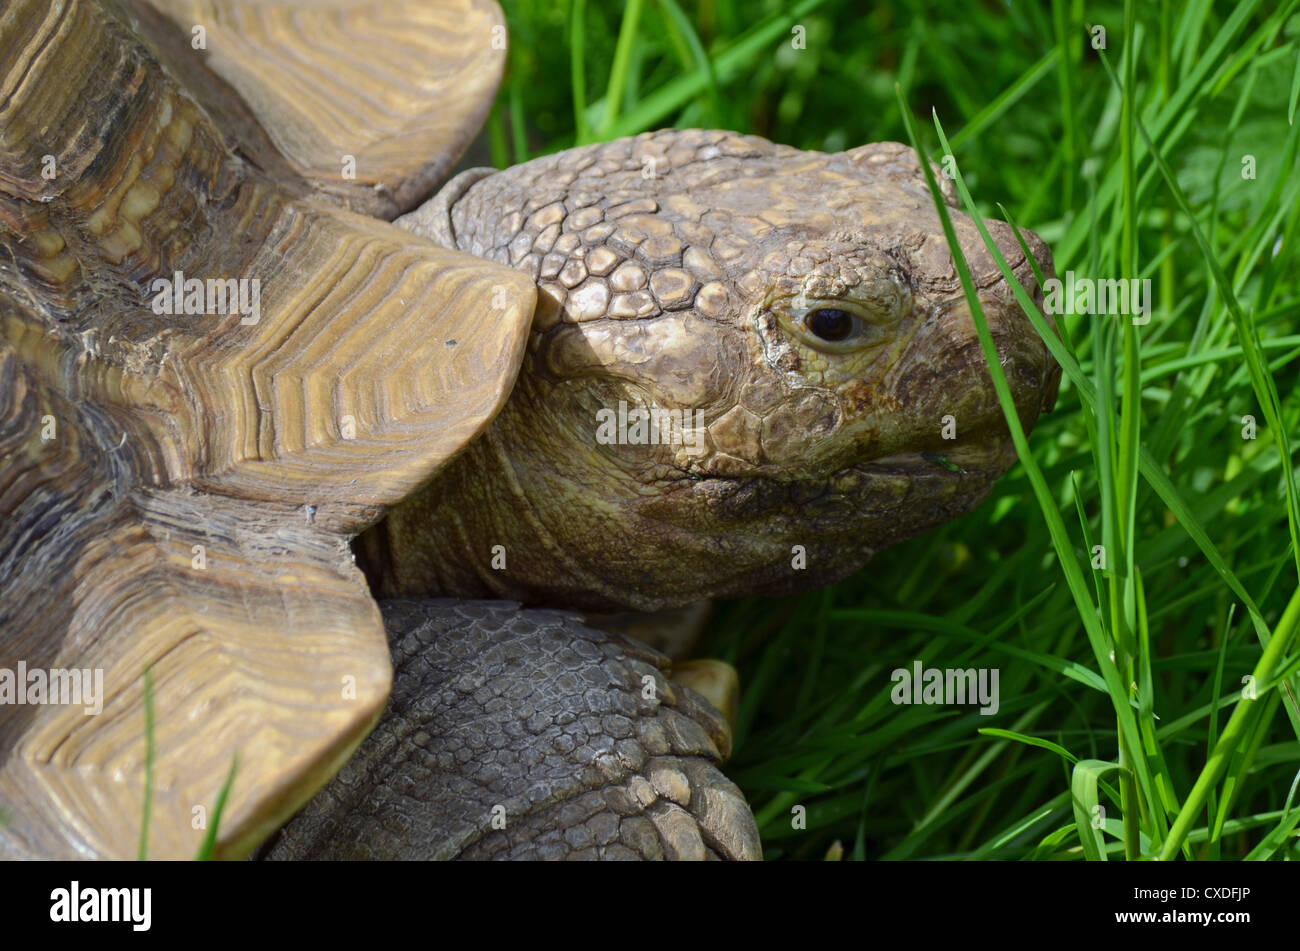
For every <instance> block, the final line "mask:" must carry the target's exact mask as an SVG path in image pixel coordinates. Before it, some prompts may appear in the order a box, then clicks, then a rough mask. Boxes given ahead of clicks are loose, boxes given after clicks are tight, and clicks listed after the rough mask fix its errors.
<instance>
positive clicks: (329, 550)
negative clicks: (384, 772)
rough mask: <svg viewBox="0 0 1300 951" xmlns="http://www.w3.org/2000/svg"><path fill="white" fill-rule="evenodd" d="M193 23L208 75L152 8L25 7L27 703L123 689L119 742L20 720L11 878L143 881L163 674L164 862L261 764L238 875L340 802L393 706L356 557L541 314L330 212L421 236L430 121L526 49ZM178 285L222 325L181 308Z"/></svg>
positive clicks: (0, 352) (10, 409) (12, 401)
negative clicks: (66, 677)
mask: <svg viewBox="0 0 1300 951" xmlns="http://www.w3.org/2000/svg"><path fill="white" fill-rule="evenodd" d="M167 6H168V7H169V9H172V14H173V16H180V14H178V13H176V12H175V11H176V10H179V9H180V8H181V7H185V8H186V9H188V10H192V11H194V12H193V13H192V14H188V13H187V14H185V16H190V15H192V16H194V17H202V18H204V20H203V21H202V22H207V24H208V31H207V42H208V50H209V53H210V54H211V61H210V62H208V63H206V64H200V63H196V62H191V61H189V60H188V59H187V58H186V54H185V53H184V52H183V50H181V49H178V48H177V47H176V46H175V44H172V45H170V46H169V45H168V41H166V39H165V38H164V39H162V40H160V39H159V38H158V35H159V31H160V30H161V29H162V27H163V26H165V25H166V23H167V22H171V21H164V20H161V19H159V18H158V17H156V16H153V17H152V19H151V20H150V22H149V23H146V22H145V21H146V20H147V19H149V16H150V15H149V14H148V8H145V7H143V6H141V5H134V4H133V5H131V6H129V7H127V8H126V9H123V8H122V7H119V6H117V5H114V4H111V3H107V2H95V0H63V2H59V0H53V2H51V0H14V2H11V3H9V4H7V5H6V6H5V7H4V9H3V11H0V678H2V677H3V672H4V671H5V670H6V669H7V670H9V671H10V672H11V673H13V674H15V675H16V673H17V671H18V668H19V665H20V664H22V665H25V667H26V669H27V671H28V678H29V686H30V677H31V673H30V672H31V671H33V670H39V671H50V670H71V669H77V670H90V671H92V672H93V671H102V676H103V693H102V702H103V709H102V712H100V713H98V714H97V715H88V714H86V713H85V712H84V710H83V705H81V704H77V705H69V704H50V703H44V704H40V703H27V704H17V703H15V702H13V698H11V699H10V700H9V701H7V702H0V807H2V808H3V809H4V810H5V812H6V813H7V821H5V822H4V824H3V825H0V856H6V857H32V856H37V857H74V856H83V857H85V856H111V857H130V856H133V855H134V854H135V851H136V847H137V842H138V839H139V834H140V825H141V821H140V819H141V816H142V812H143V798H144V796H143V793H144V784H145V781H144V775H145V750H146V731H145V716H144V711H145V706H144V702H143V672H144V670H145V668H151V669H152V677H153V683H154V703H153V706H154V710H155V714H156V723H157V728H156V732H155V737H154V739H155V746H156V759H155V775H154V781H153V805H152V821H151V823H150V826H149V854H150V856H151V857H188V856H192V855H194V854H195V852H196V850H197V848H198V846H199V844H200V842H201V840H202V839H203V837H204V836H205V835H206V829H205V828H203V827H202V824H200V823H197V822H196V821H195V819H196V817H197V816H200V815H203V816H205V817H206V819H207V820H208V821H210V820H211V819H212V816H213V810H214V807H215V802H216V798H217V794H218V791H219V789H220V788H221V786H222V784H223V781H224V780H225V777H226V775H227V772H228V770H229V769H230V767H231V763H232V760H233V759H234V758H235V757H238V772H237V775H236V778H235V782H234V786H233V789H232V792H231V796H230V800H229V802H228V803H227V806H226V811H225V814H224V816H223V817H222V820H221V824H220V835H219V839H218V842H219V847H220V853H221V854H226V855H238V854H241V853H242V852H245V851H247V849H249V848H250V847H251V846H252V845H254V844H255V843H256V842H257V841H259V840H260V839H261V838H262V837H263V836H265V835H266V834H267V833H268V832H270V831H271V830H272V829H274V828H275V827H276V826H277V825H278V824H279V823H280V822H282V821H283V819H284V818H286V817H287V816H288V815H289V814H291V813H292V811H293V810H294V809H295V808H296V807H297V806H298V805H299V804H301V803H302V802H303V801H305V799H306V798H308V797H309V796H310V795H311V794H312V792H314V790H315V789H316V788H318V787H319V785H320V784H321V783H323V782H324V781H325V780H326V779H328V777H329V776H330V775H331V774H332V773H333V771H334V770H336V769H337V768H338V766H339V765H340V764H341V762H342V761H343V759H344V758H346V756H347V755H348V754H349V753H350V751H351V750H352V749H353V748H354V747H355V745H356V744H357V743H358V742H359V741H360V740H361V738H362V737H363V736H364V735H365V733H366V732H367V731H368V730H369V728H370V727H371V725H372V724H373V722H374V720H375V718H376V717H377V716H378V714H379V712H380V711H381V709H382V708H383V705H384V701H385V698H386V696H387V691H388V686H389V681H390V676H391V674H390V666H389V660H388V652H387V648H386V645H385V641H384V632H383V627H382V624H381V621H380V616H379V612H378V610H377V608H376V606H375V604H374V602H373V601H372V599H371V598H370V595H369V592H368V590H367V588H366V585H365V582H364V580H363V579H362V577H361V575H360V573H359V572H358V571H357V569H356V567H355V565H354V563H353V559H352V556H351V553H350V550H349V548H348V544H347V540H348V538H349V537H350V536H351V535H353V534H355V533H356V532H357V531H359V530H360V529H361V528H364V527H365V526H367V525H369V524H371V523H373V522H374V521H375V520H376V519H377V518H378V517H379V516H380V515H381V514H382V512H383V511H384V508H385V506H388V505H390V504H392V503H394V502H395V501H397V500H398V499H400V498H401V497H403V496H404V495H405V494H406V493H407V492H408V491H410V490H411V489H412V488H413V487H414V486H416V485H418V484H419V483H420V482H422V481H424V480H425V479H427V478H428V477H429V476H430V474H431V473H432V472H433V471H435V470H436V468H437V467H438V466H439V465H441V464H442V463H443V462H444V461H446V460H447V459H448V458H449V457H450V456H452V455H453V454H454V453H456V452H457V451H458V450H459V449H460V448H462V447H463V446H464V445H465V443H466V442H467V441H468V440H470V439H472V438H473V436H474V435H475V434H476V433H478V432H479V431H480V430H481V429H482V428H483V427H484V426H485V425H486V424H487V422H488V421H489V420H490V419H491V418H492V416H493V415H494V414H495V413H496V411H497V410H498V409H499V408H500V406H501V404H502V402H503V401H504V400H505V397H506V395H507V394H508V393H509V390H510V387H511V386H512V384H513V380H514V376H515V373H516V371H517V368H518V364H519V361H520V359H521V354H522V348H523V345H524V339H525V334H526V332H527V327H528V323H529V320H530V318H531V314H532V309H533V303H534V300H535V291H534V289H533V286H532V283H531V281H530V280H529V279H528V278H527V276H525V275H523V274H521V273H519V272H516V271H513V270H511V269H508V268H506V267H504V266H500V265H497V264H493V263H490V262H487V261H483V260H479V259H476V258H473V257H470V256H467V255H464V254H460V253H457V252H453V251H447V250H443V249H441V248H438V247H436V246H434V245H433V244H431V243H429V242H426V241H424V240H423V239H420V238H418V237H416V236H414V235H411V234H410V233H408V232H405V231H401V230H399V229H397V228H395V227H392V226H390V225H388V224H386V223H384V222H382V221H378V220H375V219H374V218H369V217H363V216H361V215H358V214H355V213H352V212H349V211H345V210H342V209H341V208H340V207H339V203H340V202H346V203H348V204H350V205H353V206H354V207H359V208H366V209H367V210H372V211H374V210H380V211H383V210H393V209H396V208H400V207H404V206H405V205H406V204H409V203H410V202H411V201H414V200H416V199H417V198H418V197H419V194H421V193H422V189H426V188H427V184H428V180H429V179H430V177H431V176H434V175H436V174H438V173H439V172H440V170H441V169H442V168H444V167H445V166H446V164H447V162H448V161H450V159H448V158H447V157H446V156H448V155H451V156H453V158H454V154H455V153H457V152H458V151H459V148H460V146H461V144H463V142H464V141H465V138H466V137H467V136H468V135H470V134H472V132H473V128H460V127H458V128H457V129H455V130H452V131H451V132H448V131H447V130H448V129H449V128H450V127H449V126H447V125H445V124H443V125H432V126H423V125H421V123H422V122H423V120H424V119H425V118H427V117H429V116H433V115H435V114H438V113H439V109H440V105H439V103H440V101H441V100H440V97H442V96H444V95H446V94H447V90H448V89H450V88H452V87H453V86H454V85H455V82H456V80H457V78H458V75H463V74H457V70H469V71H470V72H471V73H472V74H473V76H472V82H470V84H469V85H467V86H465V87H464V88H463V89H462V90H461V92H460V93H456V94H455V95H454V96H453V101H454V108H452V109H451V110H450V111H449V112H448V113H447V116H448V117H451V118H449V119H448V121H449V122H455V121H463V122H464V121H467V122H471V123H472V122H473V121H476V120H477V118H478V117H479V116H481V115H482V111H483V109H484V108H486V105H485V103H486V102H487V101H488V100H489V99H490V97H491V91H492V90H491V88H489V87H491V86H492V85H493V84H494V83H495V73H493V74H492V82H491V83H487V84H486V85H484V84H483V79H482V76H480V75H479V72H478V71H479V70H480V69H481V64H482V63H484V62H499V53H497V52H494V51H493V49H492V44H491V40H492V36H491V34H490V31H488V30H486V29H485V30H483V31H482V35H481V36H478V35H477V34H475V35H474V38H472V39H466V37H467V36H468V35H469V34H467V33H466V32H465V31H466V30H470V27H469V26H468V25H467V24H469V23H470V22H472V21H471V20H470V19H469V18H468V15H467V12H475V11H476V12H477V13H478V14H481V15H482V21H481V23H480V25H484V24H488V23H491V22H499V11H497V10H496V9H495V7H494V6H493V5H491V4H485V3H482V2H475V3H469V4H466V3H460V4H457V3H448V2H429V0H425V2H422V3H404V4H401V5H400V6H399V5H396V4H393V5H389V4H381V5H378V6H380V7H382V8H383V9H382V10H380V11H379V14H385V13H388V14H392V15H393V16H392V17H389V18H387V19H386V18H385V16H383V15H376V16H374V17H370V16H367V15H365V11H363V10H362V9H361V8H362V7H364V6H366V5H363V4H340V3H335V4H331V5H328V8H327V9H325V10H323V11H318V10H315V9H308V8H305V7H304V8H302V9H298V7H299V5H298V4H279V5H254V4H241V3H206V4H198V3H195V4H179V3H177V4H168V5H167ZM254 6H269V7H270V8H269V9H266V10H263V11H261V12H257V11H254V10H253V7H254ZM399 9H400V10H401V11H407V12H406V13H405V14H404V15H406V16H407V17H408V20H407V21H406V22H405V24H404V25H403V24H401V23H399V21H398V20H397V19H396V15H397V12H398V11H399ZM449 11H450V12H449ZM494 18H495V19H494ZM181 19H182V21H183V20H184V16H182V17H181ZM372 22H373V23H376V24H381V25H382V26H383V29H382V30H381V29H380V27H379V26H376V27H375V31H374V32H373V34H372V33H367V32H366V31H367V30H368V29H369V24H371V23H372ZM286 24H291V25H293V28H292V29H288V28H287V27H286ZM429 24H433V25H434V26H435V27H436V28H431V29H429V30H424V26H425V25H429ZM438 24H442V26H441V27H438V26H437V25H438ZM399 27H400V30H401V31H402V32H403V35H404V38H403V39H401V40H398V39H394V38H392V37H391V36H385V35H384V33H385V31H395V30H398V29H399ZM187 32H188V31H187ZM471 32H472V31H471ZM372 35H373V37H374V38H373V40H372V39H370V38H369V37H371V36H372ZM344 38H348V39H349V40H350V41H349V42H348V43H346V44H344V43H343V39H344ZM318 43H319V44H322V45H317V44H318ZM467 44H468V45H467ZM476 44H477V45H476ZM471 48H472V49H471ZM184 49H185V50H188V46H187V47H185V48H184ZM331 49H332V50H344V51H345V52H344V53H340V54H339V55H340V56H341V57H342V58H341V59H339V60H337V61H334V60H329V59H328V57H330V56H333V55H335V54H334V53H327V52H322V50H331ZM160 50H161V52H160ZM485 51H486V52H485ZM191 52H192V53H194V54H195V55H196V56H201V55H202V54H201V51H191ZM318 56H326V57H327V59H326V60H325V61H321V60H318V59H316V57H318ZM416 60H423V61H424V62H425V63H426V66H428V70H427V71H426V73H425V74H424V76H423V78H421V76H420V74H417V73H415V72H412V71H411V70H412V69H413V68H414V67H413V66H412V64H413V63H414V62H415V61H416ZM164 64H165V65H164ZM429 64H432V65H431V66H429ZM498 68H499V67H498ZM290 73H294V74H295V75H296V77H297V78H296V79H294V78H291V77H290V75H289V74H290ZM395 73H400V74H401V75H402V77H403V81H402V82H400V83H397V84H396V85H395V86H394V85H392V83H393V77H394V74H395ZM217 74H219V75H220V77H223V78H224V79H225V80H226V81H227V82H228V86H224V87H222V86H220V82H219V80H217V79H215V78H214V76H216V75H217ZM308 81H310V82H313V83H316V84H317V89H318V90H319V92H320V95H319V96H317V97H314V98H311V99H310V101H309V104H308V105H303V104H302V103H303V102H304V101H306V100H302V99H299V98H298V97H297V96H296V94H294V93H293V92H292V90H293V89H295V88H297V87H298V85H299V84H300V83H304V82H308ZM331 82H332V83H334V85H335V86H336V87H337V88H331V86H330V83H331ZM260 83H267V84H268V86H267V87H265V89H266V91H265V95H264V96H262V97H261V98H259V97H258V95H256V90H257V89H260V88H263V87H261V86H259V84H260ZM475 84H477V85H475ZM218 87H219V88H218ZM347 91H351V94H345V93H346V92H347ZM421 97H424V98H423V99H421ZM290 99H293V101H294V102H296V103H298V105H296V106H293V107H292V108H290V106H289V105H287V103H288V102H289V101H290ZM214 103H216V105H214ZM376 104H379V105H382V106H383V108H382V109H381V110H379V111H376V110H375V106H376ZM318 107H319V108H320V109H321V110H322V111H321V112H319V113H318V114H313V113H312V112H311V111H310V110H311V109H316V108H318ZM235 113H240V114H242V116H243V119H242V120H239V119H237V118H234V116H235ZM250 116H251V117H252V118H253V119H255V120H256V123H255V124H250V120H249V117H250ZM455 117H459V118H455ZM257 128H260V129H261V131H262V133H263V135H264V137H263V138H260V139H259V138H258V136H256V135H253V134H252V133H251V132H250V130H253V131H256V129H257ZM232 130H233V131H232ZM441 135H448V136H450V139H453V140H454V141H452V142H451V144H450V145H448V144H447V142H446V141H443V142H441V144H440V143H439V138H438V137H439V136H441ZM344 146H346V147H347V151H348V152H349V153H350V154H354V155H355V156H356V157H357V159H358V161H357V168H358V179H357V180H356V181H355V182H351V181H342V180H339V179H338V178H337V176H332V175H331V174H330V170H332V169H337V167H338V165H337V157H336V156H335V155H334V154H333V152H332V151H331V150H333V149H335V148H336V147H338V148H342V147H344ZM270 149H273V150H274V152H272V151H268V150H270ZM273 154H274V156H275V157H274V159H272V157H271V156H272V155H273ZM431 155H433V156H434V158H433V159H432V160H431V159H430V156H431ZM362 171H366V172H367V175H368V176H369V177H366V178H363V177H362V175H361V172H362ZM411 183H417V184H411ZM366 195H371V196H375V195H378V196H382V197H383V199H384V202H387V203H388V204H386V205H384V203H383V202H381V203H380V204H381V205H384V206H383V207H382V208H378V209H377V207H376V205H375V204H374V203H371V204H367V201H366V200H364V196H366ZM322 196H334V197H335V198H336V199H338V201H335V202H327V201H323V200H322ZM177 272H181V274H182V275H183V276H184V278H185V280H186V282H190V281H193V280H195V279H197V280H198V281H199V282H200V287H199V288H198V289H197V292H196V296H192V297H191V299H192V300H193V301H194V303H195V309H198V310H201V311H202V312H199V313H166V312H162V313H159V312H158V311H160V310H161V311H165V310H166V309H167V308H166V306H165V305H166V303H167V302H168V301H169V300H170V302H171V303H172V304H173V305H174V304H175V296H174V294H172V293H171V291H170V290H168V291H167V292H166V293H164V292H163V290H161V289H160V288H161V287H164V286H163V285H156V284H155V283H154V282H155V281H158V280H173V283H174V278H175V276H176V274H177ZM230 280H233V281H235V282H236V284H234V285H227V284H225V282H226V281H230ZM241 281H246V282H248V283H246V284H242V285H241V284H239V283H238V282H241ZM253 282H256V283H253ZM223 288H224V289H234V290H235V291H243V292H245V296H244V298H242V302H243V303H247V304H248V305H249V306H248V307H244V308H236V307H233V306H232V305H231V301H230V299H229V298H227V299H226V300H225V301H224V303H223V302H222V301H221V300H220V299H219V298H218V296H217V294H218V292H219V291H221V290H222V289H223ZM254 288H256V289H257V290H256V295H257V298H256V300H257V305H258V306H257V307H256V308H254V307H253V306H252V304H253V299H254V297H253V295H254ZM193 290H195V288H194V285H193V284H189V285H188V286H187V285H186V283H182V291H183V292H187V291H193ZM184 303H186V294H185V293H183V294H182V304H184ZM173 309H175V308H174V307H173ZM254 316H256V318H257V319H256V320H255V321H254V320H253V319H252V318H253V317H254ZM92 677H93V674H92ZM12 682H13V678H11V685H12ZM3 688H4V684H3V681H2V680H0V701H3V700H4V694H3V692H2V691H3ZM198 807H203V808H202V810H200V809H199V808H198ZM196 825H199V826H200V827H199V828H196V827H195V826H196Z"/></svg>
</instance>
